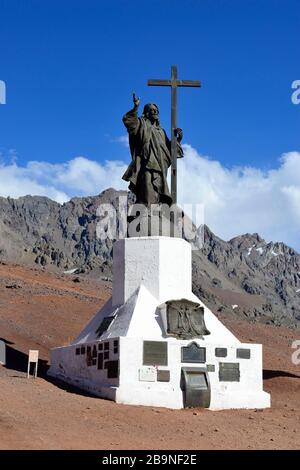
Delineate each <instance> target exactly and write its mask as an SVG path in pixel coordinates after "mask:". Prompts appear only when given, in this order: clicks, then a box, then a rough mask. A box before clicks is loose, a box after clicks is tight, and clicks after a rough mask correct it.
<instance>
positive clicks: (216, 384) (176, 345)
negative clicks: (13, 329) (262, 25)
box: [49, 237, 270, 409]
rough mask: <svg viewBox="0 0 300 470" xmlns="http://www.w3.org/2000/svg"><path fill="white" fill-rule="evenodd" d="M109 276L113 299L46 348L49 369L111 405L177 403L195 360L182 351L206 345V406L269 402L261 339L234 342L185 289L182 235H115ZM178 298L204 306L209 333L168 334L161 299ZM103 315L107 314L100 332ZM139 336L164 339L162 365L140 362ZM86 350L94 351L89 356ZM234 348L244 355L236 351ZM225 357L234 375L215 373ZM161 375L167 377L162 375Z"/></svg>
mask: <svg viewBox="0 0 300 470" xmlns="http://www.w3.org/2000/svg"><path fill="white" fill-rule="evenodd" d="M113 275H114V278H113V295H112V298H111V299H110V300H109V301H108V302H107V303H106V304H105V305H104V307H103V308H102V309H101V310H100V311H99V312H98V313H97V314H96V315H95V317H94V318H93V319H92V321H91V322H90V323H89V324H88V325H87V326H86V328H85V329H84V330H83V331H82V333H81V334H80V335H79V336H78V337H77V338H76V339H75V341H74V342H73V343H72V344H71V345H70V346H68V347H62V348H56V349H54V350H52V352H51V368H50V370H49V374H50V375H52V376H55V377H59V378H60V379H62V380H64V381H66V382H69V383H72V384H74V385H77V386H78V387H80V388H82V389H85V390H89V391H91V392H93V393H94V394H95V395H98V396H102V397H106V398H110V399H113V400H115V401H116V402H118V403H127V404H135V405H149V406H164V407H169V408H183V407H184V405H185V399H184V392H183V390H182V369H183V368H184V367H192V368H193V367H195V366H199V364H195V363H183V362H182V351H181V349H182V347H187V346H189V345H190V344H191V343H192V342H194V343H196V344H197V345H198V346H199V347H201V348H204V349H205V357H206V360H205V363H202V364H200V366H201V368H204V369H205V370H206V375H207V377H208V381H209V383H210V405H209V408H210V409H226V408H264V407H268V406H270V395H269V394H267V393H265V392H264V391H263V388H262V386H263V384H262V348H261V345H255V344H242V343H240V341H239V340H238V339H237V338H236V337H235V336H234V335H233V334H232V333H231V332H230V331H229V330H228V329H227V328H226V327H225V326H224V325H223V324H222V323H221V322H220V321H219V320H218V319H217V318H216V316H215V315H214V314H213V313H212V312H211V311H210V310H209V309H208V308H207V307H206V306H205V305H204V304H203V303H202V302H201V300H199V299H198V298H197V297H196V296H195V295H194V294H193V293H192V290H191V284H192V280H191V247H190V245H189V244H188V243H187V242H186V241H184V240H182V239H178V238H168V237H141V238H130V239H124V240H120V241H118V242H116V243H115V244H114V252H113ZM179 299H187V300H190V301H193V302H198V303H199V304H200V305H201V306H203V308H204V320H205V323H206V326H207V328H208V330H209V331H210V332H211V334H210V335H208V336H204V337H203V339H200V338H194V339H189V340H182V339H181V340H179V339H177V338H174V337H171V336H169V335H168V334H167V332H166V328H165V325H166V321H165V317H164V315H165V309H164V303H165V302H166V301H168V300H179ZM107 317H110V319H111V318H112V317H113V320H112V322H111V323H110V325H109V326H108V328H107V330H105V331H104V332H103V333H102V334H101V335H100V336H99V326H100V324H101V323H102V321H103V319H104V318H107ZM145 341H146V342H147V341H158V342H163V343H166V350H167V363H166V364H164V365H162V364H152V365H151V364H150V365H149V364H145V363H144V348H145ZM88 348H89V351H91V353H93V354H94V356H93V357H90V356H89V357H88V355H89V353H88ZM216 348H217V349H218V348H223V349H226V357H219V356H217V355H216ZM241 349H242V350H244V349H246V350H247V354H248V355H249V358H243V357H242V358H239V357H238V354H239V353H238V351H239V350H241ZM105 353H106V354H105ZM224 363H228V364H229V367H230V364H238V368H239V372H238V377H237V378H236V379H235V380H233V381H231V380H230V381H227V380H224V377H222V373H221V369H222V367H224ZM234 367H235V366H234ZM116 368H117V371H116V370H115V369H116ZM208 369H209V370H208ZM166 374H167V376H168V377H169V380H168V381H161V380H162V377H164V379H163V380H165V377H166ZM225 379H226V377H225Z"/></svg>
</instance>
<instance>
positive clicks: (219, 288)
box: [0, 188, 300, 327]
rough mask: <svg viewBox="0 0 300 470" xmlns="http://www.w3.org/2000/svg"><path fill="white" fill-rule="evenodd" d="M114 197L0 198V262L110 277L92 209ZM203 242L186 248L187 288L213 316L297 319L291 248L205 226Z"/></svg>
mask: <svg viewBox="0 0 300 470" xmlns="http://www.w3.org/2000/svg"><path fill="white" fill-rule="evenodd" d="M120 196H122V197H127V196H128V193H127V191H116V190H114V189H113V188H109V189H107V190H105V191H103V192H102V193H101V194H99V195H97V196H88V197H74V198H72V199H71V200H70V201H68V202H66V203H64V204H60V203H58V202H55V201H52V200H51V199H49V198H47V197H45V196H23V197H21V198H18V199H12V198H4V197H1V198H0V261H2V262H12V263H21V264H25V265H27V264H28V265H39V266H41V267H44V268H45V269H58V270H63V271H70V270H71V271H72V270H74V269H75V270H76V271H75V272H77V273H84V274H87V275H92V276H96V275H100V276H102V277H103V278H106V279H109V278H111V272H112V246H113V240H110V239H106V240H98V239H97V237H96V224H97V221H98V220H99V218H98V216H97V207H98V206H99V205H100V204H103V203H109V204H112V205H113V206H114V208H115V209H116V210H117V209H118V205H119V197H120ZM129 203H130V197H129ZM117 225H118V221H117ZM117 228H118V227H117ZM203 240H204V243H203V248H202V249H201V250H193V290H194V292H195V293H196V294H198V295H199V296H200V297H201V298H202V299H203V300H204V302H206V303H207V304H208V306H209V307H210V308H211V309H212V310H213V311H214V312H215V313H216V314H218V312H222V313H224V314H227V315H237V316H241V317H246V318H247V319H248V320H249V321H261V322H265V323H273V324H275V325H286V326H291V327H298V326H299V325H300V254H299V253H297V251H296V250H294V249H293V248H291V247H289V246H287V245H285V244H284V243H283V242H266V241H265V240H264V239H263V238H262V237H261V236H260V235H259V234H257V233H253V234H249V233H246V234H244V235H239V236H236V237H233V238H232V239H230V240H229V241H224V240H222V239H221V238H219V237H218V236H216V235H215V234H214V233H213V232H212V231H211V230H210V229H209V228H208V227H207V226H203Z"/></svg>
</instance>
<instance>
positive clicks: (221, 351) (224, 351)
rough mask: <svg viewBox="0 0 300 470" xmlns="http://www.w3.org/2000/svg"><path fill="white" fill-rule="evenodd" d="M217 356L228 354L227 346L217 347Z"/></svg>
mask: <svg viewBox="0 0 300 470" xmlns="http://www.w3.org/2000/svg"><path fill="white" fill-rule="evenodd" d="M215 355H216V357H226V356H227V348H216V349H215Z"/></svg>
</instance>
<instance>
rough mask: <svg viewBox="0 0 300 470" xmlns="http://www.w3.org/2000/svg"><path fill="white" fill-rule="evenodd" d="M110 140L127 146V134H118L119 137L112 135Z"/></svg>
mask: <svg viewBox="0 0 300 470" xmlns="http://www.w3.org/2000/svg"><path fill="white" fill-rule="evenodd" d="M110 142H116V143H118V144H122V145H124V147H127V148H129V139H128V134H126V135H120V136H119V137H112V138H111V139H110Z"/></svg>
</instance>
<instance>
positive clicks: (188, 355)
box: [181, 343, 206, 363]
mask: <svg viewBox="0 0 300 470" xmlns="http://www.w3.org/2000/svg"><path fill="white" fill-rule="evenodd" d="M205 361H206V348H201V347H200V346H199V345H198V344H197V343H191V344H189V345H188V346H183V347H182V348H181V362H195V363H203V362H205Z"/></svg>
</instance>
